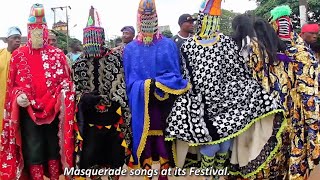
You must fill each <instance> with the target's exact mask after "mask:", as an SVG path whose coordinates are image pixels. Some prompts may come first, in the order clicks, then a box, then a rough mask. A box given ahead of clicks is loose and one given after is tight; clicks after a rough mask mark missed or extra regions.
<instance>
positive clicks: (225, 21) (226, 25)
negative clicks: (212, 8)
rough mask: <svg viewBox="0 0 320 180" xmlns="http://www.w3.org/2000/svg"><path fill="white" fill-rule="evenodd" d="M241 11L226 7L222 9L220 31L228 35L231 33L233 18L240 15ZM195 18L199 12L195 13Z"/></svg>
mask: <svg viewBox="0 0 320 180" xmlns="http://www.w3.org/2000/svg"><path fill="white" fill-rule="evenodd" d="M239 14H240V13H235V12H233V11H229V10H226V9H222V14H221V20H220V32H222V33H223V34H226V35H230V34H231V32H232V27H231V24H232V20H233V18H234V17H236V16H237V15H239ZM192 17H193V18H197V17H198V13H194V14H193V15H192Z"/></svg>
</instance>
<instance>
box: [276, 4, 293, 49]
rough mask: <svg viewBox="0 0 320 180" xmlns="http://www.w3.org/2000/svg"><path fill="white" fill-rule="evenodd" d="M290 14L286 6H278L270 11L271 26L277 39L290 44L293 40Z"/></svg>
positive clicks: (290, 11)
mask: <svg viewBox="0 0 320 180" xmlns="http://www.w3.org/2000/svg"><path fill="white" fill-rule="evenodd" d="M291 13H292V10H291V8H290V7H289V6H288V5H283V6H278V7H275V8H274V9H272V10H271V24H272V26H273V28H274V30H275V31H276V32H277V34H278V36H279V38H280V39H281V40H282V41H284V42H286V43H288V44H291V42H292V39H293V25H292V21H291V19H290V17H289V16H290V15H291Z"/></svg>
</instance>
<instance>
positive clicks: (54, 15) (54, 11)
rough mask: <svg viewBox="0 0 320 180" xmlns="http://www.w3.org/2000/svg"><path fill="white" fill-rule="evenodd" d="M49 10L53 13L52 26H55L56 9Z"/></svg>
mask: <svg viewBox="0 0 320 180" xmlns="http://www.w3.org/2000/svg"><path fill="white" fill-rule="evenodd" d="M51 10H52V11H53V19H54V20H53V22H54V23H53V26H54V25H55V24H56V9H55V8H51Z"/></svg>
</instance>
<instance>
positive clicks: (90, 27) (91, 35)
mask: <svg viewBox="0 0 320 180" xmlns="http://www.w3.org/2000/svg"><path fill="white" fill-rule="evenodd" d="M104 45H105V33H104V29H103V28H102V27H101V23H100V18H99V14H98V12H97V11H96V10H95V9H94V8H93V7H92V6H91V9H90V11H89V18H88V22H87V26H86V28H84V29H83V54H84V56H85V57H86V58H91V57H93V58H99V57H102V56H103V53H104V48H103V47H104Z"/></svg>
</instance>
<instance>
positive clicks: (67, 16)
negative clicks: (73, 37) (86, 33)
mask: <svg viewBox="0 0 320 180" xmlns="http://www.w3.org/2000/svg"><path fill="white" fill-rule="evenodd" d="M69 7H70V6H69ZM66 18H67V51H68V49H69V17H68V7H66Z"/></svg>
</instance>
